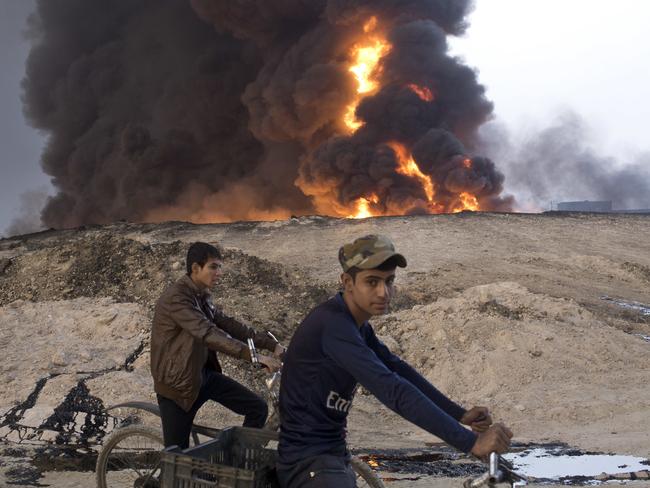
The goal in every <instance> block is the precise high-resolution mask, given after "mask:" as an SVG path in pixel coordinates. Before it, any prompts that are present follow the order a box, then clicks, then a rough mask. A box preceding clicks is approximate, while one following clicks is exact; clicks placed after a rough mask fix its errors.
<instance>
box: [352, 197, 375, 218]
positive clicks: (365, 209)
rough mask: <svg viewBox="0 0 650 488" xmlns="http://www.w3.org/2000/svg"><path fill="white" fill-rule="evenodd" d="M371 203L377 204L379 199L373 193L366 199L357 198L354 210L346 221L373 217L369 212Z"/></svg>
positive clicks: (373, 214)
mask: <svg viewBox="0 0 650 488" xmlns="http://www.w3.org/2000/svg"><path fill="white" fill-rule="evenodd" d="M371 203H375V204H376V203H379V197H378V196H377V195H375V194H374V193H373V194H372V195H370V197H368V198H364V197H361V198H357V200H356V202H355V207H356V210H355V212H354V213H353V214H351V215H348V216H347V217H346V218H348V219H367V218H368V217H374V216H375V215H376V214H375V213H373V212H372V211H371V210H370V204H371Z"/></svg>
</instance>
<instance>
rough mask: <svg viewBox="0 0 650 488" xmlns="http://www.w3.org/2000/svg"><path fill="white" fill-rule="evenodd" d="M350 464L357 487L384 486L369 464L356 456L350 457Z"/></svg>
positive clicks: (373, 487) (377, 487)
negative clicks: (355, 476)
mask: <svg viewBox="0 0 650 488" xmlns="http://www.w3.org/2000/svg"><path fill="white" fill-rule="evenodd" d="M350 465H351V466H352V469H353V470H354V473H355V474H356V475H357V487H358V488H365V487H370V488H385V486H384V482H383V481H382V480H381V479H380V478H379V476H377V475H376V474H375V472H374V471H373V470H372V468H371V467H370V466H368V465H367V464H366V463H364V462H363V461H362V460H361V459H359V458H357V457H354V456H353V457H352V459H351V460H350Z"/></svg>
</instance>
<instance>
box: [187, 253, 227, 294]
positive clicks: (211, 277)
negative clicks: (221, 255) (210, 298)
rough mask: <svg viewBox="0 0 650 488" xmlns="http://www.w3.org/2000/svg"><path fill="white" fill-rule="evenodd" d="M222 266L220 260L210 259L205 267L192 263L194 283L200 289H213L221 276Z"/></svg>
mask: <svg viewBox="0 0 650 488" xmlns="http://www.w3.org/2000/svg"><path fill="white" fill-rule="evenodd" d="M221 265H222V263H221V260H220V259H218V258H208V260H207V261H206V262H205V264H204V265H203V267H201V266H199V264H198V263H192V275H191V278H192V281H194V283H196V284H197V285H198V286H199V287H200V288H212V287H213V286H214V285H216V284H217V281H219V277H220V276H221Z"/></svg>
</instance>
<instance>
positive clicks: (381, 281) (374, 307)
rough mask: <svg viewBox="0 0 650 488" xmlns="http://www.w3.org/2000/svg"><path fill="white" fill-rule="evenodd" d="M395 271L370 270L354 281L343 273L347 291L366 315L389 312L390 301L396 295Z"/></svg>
mask: <svg viewBox="0 0 650 488" xmlns="http://www.w3.org/2000/svg"><path fill="white" fill-rule="evenodd" d="M394 283H395V270H394V269H392V270H389V271H380V270H378V269H368V270H363V271H359V272H358V273H357V276H356V278H355V279H354V280H353V279H352V277H351V276H350V275H348V274H347V273H343V285H344V287H345V291H346V292H347V293H348V294H349V296H350V298H352V300H353V301H354V303H355V305H356V306H357V307H359V308H360V309H361V310H362V311H364V312H365V313H366V314H368V315H370V316H373V315H382V314H385V313H387V312H388V309H389V305H390V301H391V300H392V298H393V296H394V295H395V284H394Z"/></svg>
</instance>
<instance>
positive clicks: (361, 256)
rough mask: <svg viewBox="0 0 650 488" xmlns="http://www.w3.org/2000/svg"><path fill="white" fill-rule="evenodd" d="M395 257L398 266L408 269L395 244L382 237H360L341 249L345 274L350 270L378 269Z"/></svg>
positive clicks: (341, 260) (340, 258) (341, 259)
mask: <svg viewBox="0 0 650 488" xmlns="http://www.w3.org/2000/svg"><path fill="white" fill-rule="evenodd" d="M393 256H395V257H396V258H397V266H399V267H400V268H405V267H406V259H405V258H404V256H402V255H401V254H399V253H397V252H395V246H394V245H393V242H392V241H391V240H390V239H389V238H388V237H386V236H382V235H369V236H364V237H359V238H358V239H356V240H355V241H354V242H352V243H351V244H345V245H344V246H343V247H342V248H341V249H339V262H340V263H341V266H342V267H343V271H344V272H347V271H348V270H349V269H350V268H359V269H373V268H377V267H378V266H380V265H381V264H382V263H383V262H385V261H386V260H387V259H389V258H392V257H393Z"/></svg>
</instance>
